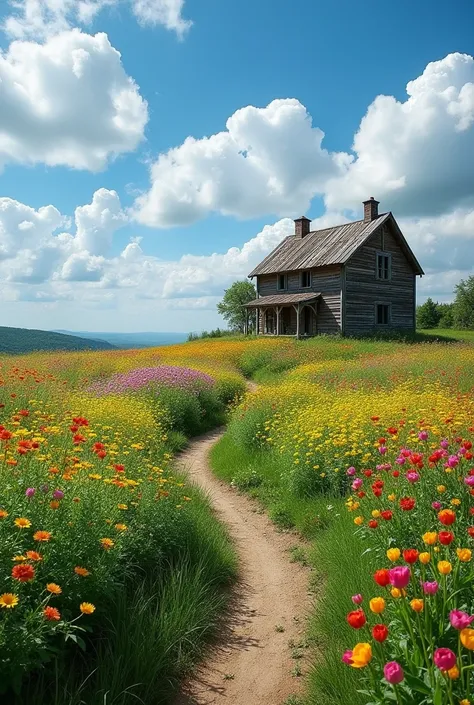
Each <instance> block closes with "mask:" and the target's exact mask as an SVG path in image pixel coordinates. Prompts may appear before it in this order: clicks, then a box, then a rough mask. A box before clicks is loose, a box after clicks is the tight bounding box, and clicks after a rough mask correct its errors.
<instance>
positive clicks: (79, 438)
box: [72, 433, 86, 446]
mask: <svg viewBox="0 0 474 705" xmlns="http://www.w3.org/2000/svg"><path fill="white" fill-rule="evenodd" d="M72 441H73V443H74V445H76V446H77V445H79V443H85V442H86V437H85V436H83V435H82V433H75V434H74V436H73V437H72Z"/></svg>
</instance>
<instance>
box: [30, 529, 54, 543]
mask: <svg viewBox="0 0 474 705" xmlns="http://www.w3.org/2000/svg"><path fill="white" fill-rule="evenodd" d="M51 536H52V534H51V533H50V532H49V531H35V533H34V534H33V538H34V540H35V541H49V539H50V538H51Z"/></svg>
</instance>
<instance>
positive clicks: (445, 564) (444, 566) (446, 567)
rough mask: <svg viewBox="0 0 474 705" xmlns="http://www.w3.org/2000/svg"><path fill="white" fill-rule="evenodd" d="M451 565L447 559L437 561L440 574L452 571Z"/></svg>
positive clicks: (447, 573)
mask: <svg viewBox="0 0 474 705" xmlns="http://www.w3.org/2000/svg"><path fill="white" fill-rule="evenodd" d="M452 569H453V566H452V565H451V563H450V562H449V561H439V563H438V570H439V572H440V573H441V575H449V574H450V572H451V571H452Z"/></svg>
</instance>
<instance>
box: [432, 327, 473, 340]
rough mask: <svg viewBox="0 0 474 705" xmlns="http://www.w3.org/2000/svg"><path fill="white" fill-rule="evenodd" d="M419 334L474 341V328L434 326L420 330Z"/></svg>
mask: <svg viewBox="0 0 474 705" xmlns="http://www.w3.org/2000/svg"><path fill="white" fill-rule="evenodd" d="M418 335H420V336H422V337H427V338H433V337H435V338H440V339H442V340H443V339H451V340H452V339H454V340H463V341H466V342H468V343H474V330H453V329H452V328H432V329H429V330H419V331H418Z"/></svg>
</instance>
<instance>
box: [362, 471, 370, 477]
mask: <svg viewBox="0 0 474 705" xmlns="http://www.w3.org/2000/svg"><path fill="white" fill-rule="evenodd" d="M363 472H364V475H365V476H366V477H372V470H364V471H363Z"/></svg>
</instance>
